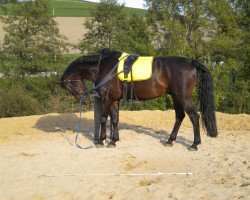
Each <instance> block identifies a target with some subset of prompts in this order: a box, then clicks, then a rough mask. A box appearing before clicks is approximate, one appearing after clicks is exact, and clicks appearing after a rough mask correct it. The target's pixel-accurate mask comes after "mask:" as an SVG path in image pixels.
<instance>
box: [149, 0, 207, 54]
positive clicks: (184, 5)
mask: <svg viewBox="0 0 250 200" xmlns="http://www.w3.org/2000/svg"><path fill="white" fill-rule="evenodd" d="M146 5H147V6H148V7H149V9H148V15H147V18H148V21H149V22H150V24H151V25H152V33H153V34H152V36H153V38H154V40H155V41H157V49H156V51H157V53H158V54H161V55H162V54H163V55H185V56H189V57H193V58H196V59H202V58H203V55H204V52H203V50H204V41H203V40H202V39H203V37H204V35H205V32H206V31H207V30H209V29H208V27H209V25H210V24H209V20H208V17H207V15H206V5H205V4H204V1H203V0H193V1H187V0H146Z"/></svg>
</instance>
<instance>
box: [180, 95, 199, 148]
mask: <svg viewBox="0 0 250 200" xmlns="http://www.w3.org/2000/svg"><path fill="white" fill-rule="evenodd" d="M183 108H184V111H185V112H186V113H187V114H188V116H189V118H190V120H191V122H192V124H193V128H194V143H193V144H192V146H191V147H189V148H188V150H190V151H197V145H198V144H200V143H201V136H200V125H199V115H198V113H197V111H196V110H195V108H194V106H193V104H192V100H191V99H188V100H185V101H184V105H183Z"/></svg>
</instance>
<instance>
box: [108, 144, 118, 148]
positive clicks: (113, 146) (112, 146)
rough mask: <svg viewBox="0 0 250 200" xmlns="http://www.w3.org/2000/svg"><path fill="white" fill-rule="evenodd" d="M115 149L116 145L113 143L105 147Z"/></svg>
mask: <svg viewBox="0 0 250 200" xmlns="http://www.w3.org/2000/svg"><path fill="white" fill-rule="evenodd" d="M115 147H116V144H114V143H109V144H108V146H107V148H115Z"/></svg>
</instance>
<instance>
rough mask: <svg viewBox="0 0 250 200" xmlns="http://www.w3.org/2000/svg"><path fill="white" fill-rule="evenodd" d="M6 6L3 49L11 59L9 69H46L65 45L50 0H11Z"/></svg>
mask: <svg viewBox="0 0 250 200" xmlns="http://www.w3.org/2000/svg"><path fill="white" fill-rule="evenodd" d="M5 9H6V10H5V12H6V16H3V17H1V20H2V22H3V23H4V25H5V27H4V31H5V33H6V34H5V37H4V41H3V52H4V54H5V56H6V58H7V59H8V60H9V61H11V65H12V68H11V69H10V68H9V69H8V70H9V72H12V73H13V72H14V73H18V74H20V75H25V74H32V73H36V72H39V71H47V70H49V69H50V66H51V65H52V64H53V62H54V61H55V60H56V57H59V56H60V55H61V54H62V53H63V52H65V51H67V45H68V43H66V42H65V37H64V36H62V35H60V34H59V29H58V28H57V23H56V22H55V20H54V19H53V17H52V15H51V9H50V7H49V2H48V1H47V0H37V1H27V2H25V3H11V4H10V6H9V7H5ZM13 63H14V64H13Z"/></svg>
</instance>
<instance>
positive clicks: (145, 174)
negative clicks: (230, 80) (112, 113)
mask: <svg viewBox="0 0 250 200" xmlns="http://www.w3.org/2000/svg"><path fill="white" fill-rule="evenodd" d="M216 116H217V121H218V129H219V135H218V137H217V138H210V137H207V136H206V133H205V132H204V131H203V130H202V132H201V135H202V144H201V145H199V147H198V148H199V150H198V151H197V152H189V151H188V150H187V147H188V146H189V145H190V144H191V143H192V140H193V130H192V126H191V123H190V120H189V119H188V117H186V118H185V120H184V122H183V124H182V126H181V129H180V131H179V134H178V139H177V141H176V142H175V143H174V146H173V147H165V146H163V144H162V143H164V142H166V141H167V139H168V138H169V134H170V133H171V130H172V128H173V124H174V119H175V114H174V111H172V110H169V111H121V113H120V126H119V127H120V138H121V140H120V141H119V142H117V147H116V148H114V149H108V148H106V147H104V148H95V147H94V145H93V143H92V139H93V136H92V134H93V112H87V113H84V114H83V122H82V127H81V129H82V134H80V135H79V138H78V144H79V145H80V146H81V147H83V148H82V149H81V148H78V147H77V146H76V145H75V141H74V140H75V133H74V130H75V128H76V124H77V122H78V119H79V115H78V114H69V113H68V114H58V113H51V114H48V115H42V116H39V115H36V116H27V117H14V118H2V119H0V144H1V148H0V180H2V181H1V182H0V199H60V200H61V199H152V200H153V199H183V200H184V199H215V200H217V199H218V200H221V199H248V197H249V195H250V193H249V192H250V189H249V183H250V176H249V174H250V173H249V172H250V164H249V163H250V160H249V158H250V152H249V144H250V115H246V114H240V115H229V114H223V113H216ZM108 130H109V129H108Z"/></svg>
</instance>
